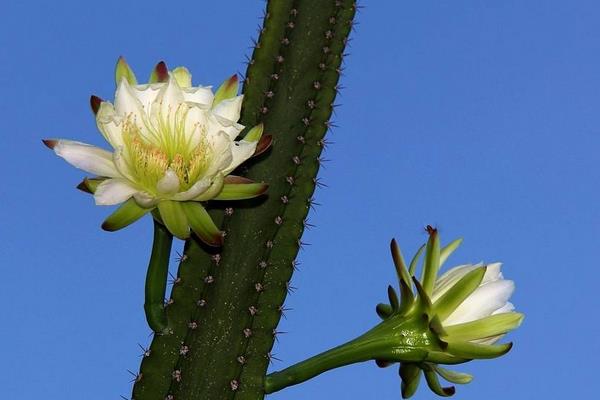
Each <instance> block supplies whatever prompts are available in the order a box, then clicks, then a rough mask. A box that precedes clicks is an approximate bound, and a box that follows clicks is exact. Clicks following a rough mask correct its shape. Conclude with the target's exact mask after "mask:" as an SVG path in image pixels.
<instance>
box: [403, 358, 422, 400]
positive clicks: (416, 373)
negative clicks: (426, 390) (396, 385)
mask: <svg viewBox="0 0 600 400" xmlns="http://www.w3.org/2000/svg"><path fill="white" fill-rule="evenodd" d="M399 374H400V378H401V379H402V384H401V386H400V389H401V392H402V398H403V399H408V398H410V397H412V396H413V395H414V394H415V392H416V391H417V388H418V387H419V381H420V380H421V369H420V368H419V367H418V366H416V365H415V364H411V363H400V370H399Z"/></svg>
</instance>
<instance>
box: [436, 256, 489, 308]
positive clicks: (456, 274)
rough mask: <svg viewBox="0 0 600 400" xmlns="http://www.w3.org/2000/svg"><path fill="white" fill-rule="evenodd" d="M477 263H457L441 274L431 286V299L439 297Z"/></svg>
mask: <svg viewBox="0 0 600 400" xmlns="http://www.w3.org/2000/svg"><path fill="white" fill-rule="evenodd" d="M477 267H479V265H471V264H466V265H459V266H457V267H454V268H451V269H449V270H448V271H446V272H445V273H444V274H443V275H441V276H440V277H439V278H438V279H437V280H436V281H435V285H434V287H433V293H432V296H431V300H432V301H434V302H435V301H436V300H437V299H439V298H440V297H441V296H442V295H443V294H444V293H446V291H448V289H450V288H451V287H452V286H454V284H455V283H456V282H458V281H459V280H460V279H461V278H462V277H463V276H465V275H466V274H468V273H469V272H471V271H473V270H474V269H475V268H477Z"/></svg>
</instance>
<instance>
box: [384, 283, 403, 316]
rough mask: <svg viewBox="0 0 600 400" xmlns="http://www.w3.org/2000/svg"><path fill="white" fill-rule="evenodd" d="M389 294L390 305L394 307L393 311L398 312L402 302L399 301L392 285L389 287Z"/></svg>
mask: <svg viewBox="0 0 600 400" xmlns="http://www.w3.org/2000/svg"><path fill="white" fill-rule="evenodd" d="M387 292H388V299H389V301H390V305H391V306H392V310H394V311H398V310H399V309H400V301H399V300H398V295H397V294H396V291H395V290H394V288H393V287H392V286H391V285H390V286H388V289H387Z"/></svg>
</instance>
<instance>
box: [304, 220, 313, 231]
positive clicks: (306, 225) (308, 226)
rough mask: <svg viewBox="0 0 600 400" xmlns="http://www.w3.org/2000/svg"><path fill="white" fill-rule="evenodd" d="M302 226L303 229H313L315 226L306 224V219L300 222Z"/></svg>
mask: <svg viewBox="0 0 600 400" xmlns="http://www.w3.org/2000/svg"><path fill="white" fill-rule="evenodd" d="M302 224H303V225H304V227H305V228H307V229H311V228H314V227H315V225H313V224H311V223H310V222H308V218H305V219H304V221H302Z"/></svg>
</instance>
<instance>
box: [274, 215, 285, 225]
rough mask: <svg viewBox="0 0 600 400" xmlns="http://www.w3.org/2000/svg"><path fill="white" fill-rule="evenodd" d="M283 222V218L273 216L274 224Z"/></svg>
mask: <svg viewBox="0 0 600 400" xmlns="http://www.w3.org/2000/svg"><path fill="white" fill-rule="evenodd" d="M281 224H283V218H281V217H280V216H279V215H278V216H277V217H275V225H281Z"/></svg>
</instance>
